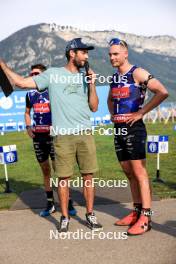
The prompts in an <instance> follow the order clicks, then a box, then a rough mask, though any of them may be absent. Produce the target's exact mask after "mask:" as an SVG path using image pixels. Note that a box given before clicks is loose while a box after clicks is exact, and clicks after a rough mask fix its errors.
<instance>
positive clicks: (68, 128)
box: [33, 67, 91, 135]
mask: <svg viewBox="0 0 176 264" xmlns="http://www.w3.org/2000/svg"><path fill="white" fill-rule="evenodd" d="M33 80H34V81H35V83H36V85H37V87H38V90H39V91H42V90H44V89H46V88H48V91H49V98H50V104H51V113H52V129H51V132H52V135H58V134H62V135H64V134H74V133H77V131H81V130H86V129H91V121H90V117H91V111H90V108H89V105H88V95H87V92H88V87H87V84H86V82H85V80H84V74H83V73H81V72H80V73H71V72H70V71H68V70H67V69H66V68H65V67H61V68H54V67H52V68H49V69H48V70H46V71H44V72H42V73H41V74H40V75H37V76H34V77H33ZM73 131H76V132H73Z"/></svg>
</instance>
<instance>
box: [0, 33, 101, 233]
mask: <svg viewBox="0 0 176 264" xmlns="http://www.w3.org/2000/svg"><path fill="white" fill-rule="evenodd" d="M92 49H94V47H93V46H88V45H86V44H84V43H83V42H82V40H81V38H76V39H73V40H71V41H70V42H69V43H68V44H67V46H66V51H65V55H66V58H67V61H68V62H67V64H66V65H65V67H60V68H49V69H48V70H46V71H44V72H43V73H41V74H40V75H37V76H34V77H28V78H23V77H21V76H19V75H18V74H16V73H14V72H13V71H12V70H11V69H10V68H9V67H8V66H7V65H6V64H5V63H4V62H3V61H2V60H0V66H1V67H2V69H3V70H4V72H5V74H6V75H7V77H9V78H10V79H11V80H12V81H13V82H14V84H15V85H17V86H19V87H21V88H29V87H30V88H37V89H38V90H39V91H42V90H44V89H45V88H47V87H48V91H49V97H50V104H51V113H52V129H51V134H52V135H53V136H54V148H55V160H56V161H55V162H56V173H57V176H58V177H59V186H58V193H59V198H60V205H61V212H62V216H61V220H60V226H59V232H67V231H68V226H69V216H68V198H69V179H70V177H71V176H72V175H73V172H74V164H75V161H77V164H78V166H79V170H80V173H81V175H82V177H83V182H84V187H83V193H84V197H85V200H86V211H87V212H86V220H87V225H88V226H89V227H90V228H91V229H92V230H101V229H102V225H101V224H100V223H98V222H97V219H96V216H95V213H94V212H93V203H94V186H93V180H92V176H93V173H95V172H96V171H97V170H98V166H97V158H96V147H95V142H94V138H93V136H92V134H91V122H90V116H91V111H93V112H95V111H97V108H98V97H97V94H96V88H95V77H94V76H95V75H94V72H93V71H92V70H89V71H88V74H89V84H88V83H87V82H86V80H85V79H86V78H85V74H84V73H83V72H82V71H81V68H82V67H84V66H85V63H86V62H87V60H88V50H92Z"/></svg>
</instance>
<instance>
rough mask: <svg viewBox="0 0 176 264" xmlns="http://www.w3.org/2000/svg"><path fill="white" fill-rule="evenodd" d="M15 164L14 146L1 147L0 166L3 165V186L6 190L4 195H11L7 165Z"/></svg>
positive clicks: (15, 153)
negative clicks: (4, 185)
mask: <svg viewBox="0 0 176 264" xmlns="http://www.w3.org/2000/svg"><path fill="white" fill-rule="evenodd" d="M15 162H17V150H16V145H9V146H2V147H0V164H3V165H4V172H5V184H6V188H5V191H4V193H11V192H12V190H11V189H10V183H9V178H8V171H7V164H11V163H15Z"/></svg>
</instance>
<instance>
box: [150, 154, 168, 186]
mask: <svg viewBox="0 0 176 264" xmlns="http://www.w3.org/2000/svg"><path fill="white" fill-rule="evenodd" d="M153 182H157V183H165V182H164V180H162V179H161V178H160V153H159V152H158V153H157V168H156V178H155V179H154V180H153Z"/></svg>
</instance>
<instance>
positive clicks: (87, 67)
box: [84, 61, 89, 76]
mask: <svg viewBox="0 0 176 264" xmlns="http://www.w3.org/2000/svg"><path fill="white" fill-rule="evenodd" d="M84 67H85V70H86V76H89V62H88V61H86V62H85V65H84Z"/></svg>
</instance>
